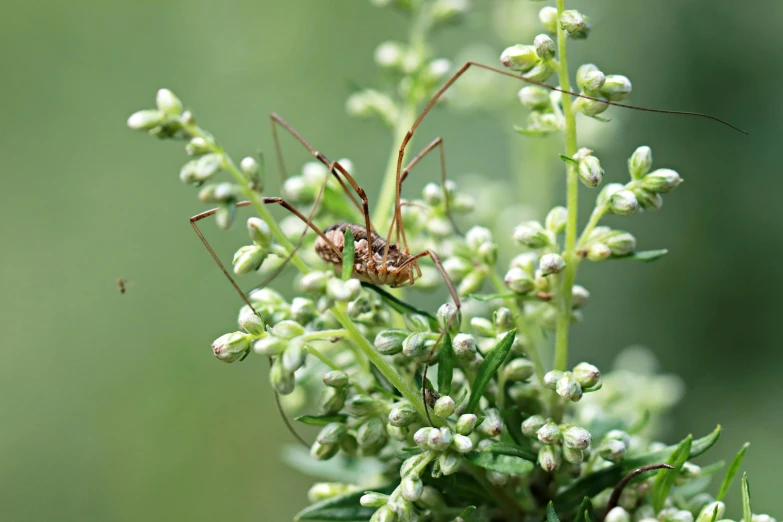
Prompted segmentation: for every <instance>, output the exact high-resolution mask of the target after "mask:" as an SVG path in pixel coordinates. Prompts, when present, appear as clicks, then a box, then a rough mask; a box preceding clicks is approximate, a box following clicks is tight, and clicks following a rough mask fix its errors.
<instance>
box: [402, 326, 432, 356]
mask: <svg viewBox="0 0 783 522" xmlns="http://www.w3.org/2000/svg"><path fill="white" fill-rule="evenodd" d="M428 341H429V340H428V339H427V335H426V334H424V333H423V332H416V333H414V334H411V335H409V336H408V337H406V338H405V340H404V341H403V342H402V353H404V354H405V355H407V356H408V357H413V358H414V359H416V358H419V357H422V356H424V357H426V356H427V355H428V354H429V351H430V348H431V346H430V343H429V342H428Z"/></svg>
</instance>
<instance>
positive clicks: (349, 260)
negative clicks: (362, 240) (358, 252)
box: [343, 227, 356, 281]
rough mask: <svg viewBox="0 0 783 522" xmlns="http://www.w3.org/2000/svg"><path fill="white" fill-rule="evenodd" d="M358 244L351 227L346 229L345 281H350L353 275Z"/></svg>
mask: <svg viewBox="0 0 783 522" xmlns="http://www.w3.org/2000/svg"><path fill="white" fill-rule="evenodd" d="M355 248H356V243H354V240H353V231H351V227H346V229H345V234H344V238H343V281H348V280H349V279H350V278H351V274H353V260H354V254H355V252H354V249H355Z"/></svg>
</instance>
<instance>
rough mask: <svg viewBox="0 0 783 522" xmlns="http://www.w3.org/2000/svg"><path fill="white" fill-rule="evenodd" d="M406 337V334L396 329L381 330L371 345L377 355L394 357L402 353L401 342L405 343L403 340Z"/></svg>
mask: <svg viewBox="0 0 783 522" xmlns="http://www.w3.org/2000/svg"><path fill="white" fill-rule="evenodd" d="M408 335H409V334H408V332H406V331H405V330H400V329H398V328H389V329H388V330H381V331H380V332H378V335H376V336H375V342H374V343H373V345H374V346H375V349H376V350H377V351H378V353H380V354H382V355H394V354H397V353H400V352H401V351H402V344H403V341H405V338H406V337H408Z"/></svg>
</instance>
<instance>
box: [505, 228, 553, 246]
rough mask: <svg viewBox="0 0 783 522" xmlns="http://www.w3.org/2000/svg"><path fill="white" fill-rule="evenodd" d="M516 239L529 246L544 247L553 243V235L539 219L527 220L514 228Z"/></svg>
mask: <svg viewBox="0 0 783 522" xmlns="http://www.w3.org/2000/svg"><path fill="white" fill-rule="evenodd" d="M514 241H516V242H517V243H519V244H520V245H522V246H526V247H528V248H543V247H546V246H549V245H550V244H551V237H550V235H549V234H548V233H547V231H546V230H545V229H544V227H542V226H541V223H539V222H538V221H526V222H525V223H522V224H521V225H519V226H517V227H516V228H515V229H514Z"/></svg>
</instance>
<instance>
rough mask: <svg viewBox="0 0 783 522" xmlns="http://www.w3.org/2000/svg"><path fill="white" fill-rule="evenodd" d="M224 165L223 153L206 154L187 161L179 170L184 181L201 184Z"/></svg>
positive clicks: (180, 177)
mask: <svg viewBox="0 0 783 522" xmlns="http://www.w3.org/2000/svg"><path fill="white" fill-rule="evenodd" d="M222 165H223V156H222V155H220V154H216V153H214V154H205V155H203V156H201V157H199V158H196V159H194V160H190V161H188V162H187V163H185V165H183V166H182V169H180V171H179V179H180V180H181V181H182V182H183V183H190V184H200V183H203V182H204V181H206V180H207V179H209V178H210V177H211V176H213V175H214V174H215V173H216V172H217V171H218V170H219V169H220V167H221V166H222Z"/></svg>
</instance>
